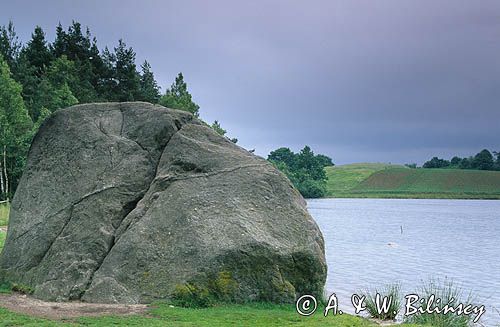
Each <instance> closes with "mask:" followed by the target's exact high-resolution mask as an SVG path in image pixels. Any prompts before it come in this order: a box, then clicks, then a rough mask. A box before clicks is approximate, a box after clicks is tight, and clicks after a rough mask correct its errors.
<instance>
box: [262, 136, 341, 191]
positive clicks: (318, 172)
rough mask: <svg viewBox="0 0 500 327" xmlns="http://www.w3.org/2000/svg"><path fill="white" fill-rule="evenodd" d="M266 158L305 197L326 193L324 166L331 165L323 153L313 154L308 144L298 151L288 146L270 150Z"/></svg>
mask: <svg viewBox="0 0 500 327" xmlns="http://www.w3.org/2000/svg"><path fill="white" fill-rule="evenodd" d="M267 160H269V161H271V162H272V163H274V164H275V166H276V167H277V168H278V169H279V170H281V171H282V172H283V173H284V174H285V175H286V176H287V177H288V178H289V179H290V181H291V182H292V183H293V185H294V186H295V187H296V188H297V189H298V190H299V192H300V193H301V194H302V195H303V196H304V197H306V198H320V197H323V196H325V194H326V180H327V177H326V174H325V171H324V168H325V167H326V166H331V165H333V162H332V159H331V158H329V157H327V156H325V155H314V153H313V151H312V150H311V148H310V147H309V146H307V145H306V146H305V147H304V148H303V149H302V150H301V151H300V152H299V153H297V154H296V153H294V152H293V151H291V150H290V149H289V148H279V149H277V150H274V151H272V152H271V153H270V154H269V156H268V157H267Z"/></svg>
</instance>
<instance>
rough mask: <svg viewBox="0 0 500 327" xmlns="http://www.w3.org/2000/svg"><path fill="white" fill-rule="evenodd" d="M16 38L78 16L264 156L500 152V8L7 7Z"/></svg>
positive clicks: (490, 4)
mask: <svg viewBox="0 0 500 327" xmlns="http://www.w3.org/2000/svg"><path fill="white" fill-rule="evenodd" d="M9 19H11V20H13V22H14V24H15V27H16V30H17V32H18V34H19V36H20V37H21V39H22V40H23V41H26V40H28V39H29V36H30V34H31V32H32V31H33V28H34V26H35V25H40V26H41V27H42V28H43V29H44V30H45V31H46V33H47V36H48V39H49V40H50V41H52V40H53V38H54V34H55V33H54V32H55V27H56V25H57V23H58V22H61V23H62V24H63V25H64V26H65V27H67V25H68V24H70V23H71V21H72V20H77V21H79V22H80V23H82V25H84V26H89V27H90V29H91V31H92V33H93V35H95V36H97V38H98V43H99V47H100V48H104V46H106V45H108V46H110V47H113V46H115V45H116V43H117V40H118V39H119V38H123V39H124V41H125V42H126V43H127V44H128V45H129V46H132V47H133V48H134V49H135V51H136V52H137V59H138V63H140V62H142V61H143V60H144V59H147V60H148V61H149V62H150V63H151V65H152V68H153V71H154V73H155V74H156V78H157V80H158V81H159V83H160V85H161V86H162V89H163V90H165V87H168V86H169V85H170V84H171V83H172V81H173V80H174V78H175V75H176V74H177V73H178V72H180V71H182V72H183V73H184V76H185V79H186V80H187V82H188V86H189V88H190V91H191V93H192V94H193V97H194V100H195V102H197V103H198V104H199V105H200V107H201V117H202V118H203V119H205V120H206V121H210V122H211V121H213V120H214V119H218V120H219V121H221V123H222V125H223V127H224V128H226V129H227V130H228V131H229V133H228V134H229V136H231V137H237V138H238V139H239V140H240V141H239V144H240V145H242V146H243V147H245V148H248V149H254V148H255V149H256V153H258V154H260V155H262V156H266V155H267V154H268V153H269V151H270V150H273V149H276V148H278V147H282V146H286V147H290V148H291V149H292V150H294V151H297V150H299V149H300V148H301V147H303V146H304V145H305V144H307V145H310V146H311V147H312V149H313V150H314V151H315V152H319V153H324V154H327V155H329V156H331V157H332V158H333V160H334V162H335V163H337V164H343V163H351V162H393V163H410V162H416V163H419V164H421V163H423V162H424V161H425V160H426V159H428V158H430V157H432V156H434V155H439V156H442V157H445V158H449V157H451V156H452V155H455V154H457V155H461V156H468V155H471V154H475V153H477V152H478V151H479V150H481V149H483V148H488V149H490V150H500V144H499V143H500V142H499V141H500V1H496V0H492V1H480V0H475V1H465V0H464V1H460V0H446V1H437V0H430V1H423V0H412V1H409V0H408V1H405V0H392V1H380V0H378V1H373V0H366V1H354V0H345V1H334V0H325V1H292V0H283V1H236V0H227V1H215V0H210V1H205V0H200V1H185V0H183V1H147V0H142V1H124V0H116V1H95V0H94V1H88V0H87V1H4V0H2V3H1V7H0V25H4V24H7V22H8V20H9Z"/></svg>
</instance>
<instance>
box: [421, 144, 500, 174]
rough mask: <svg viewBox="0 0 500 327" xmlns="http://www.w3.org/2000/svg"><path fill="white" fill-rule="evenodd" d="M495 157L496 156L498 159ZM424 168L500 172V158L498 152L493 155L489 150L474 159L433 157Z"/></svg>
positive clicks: (482, 151)
mask: <svg viewBox="0 0 500 327" xmlns="http://www.w3.org/2000/svg"><path fill="white" fill-rule="evenodd" d="M493 155H495V156H496V159H495V157H494V156H493ZM422 167H423V168H459V169H479V170H500V157H499V154H498V152H493V154H492V153H491V152H490V151H488V150H487V149H484V150H481V151H480V152H479V153H477V154H476V155H475V156H473V157H469V158H460V157H458V156H454V157H453V158H451V160H450V161H448V160H445V159H439V158H438V157H433V158H432V159H431V160H429V161H427V162H425V163H424V165H423V166H422Z"/></svg>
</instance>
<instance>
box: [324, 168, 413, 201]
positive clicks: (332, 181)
mask: <svg viewBox="0 0 500 327" xmlns="http://www.w3.org/2000/svg"><path fill="white" fill-rule="evenodd" d="M389 168H401V169H408V168H406V167H404V166H400V165H391V164H385V163H355V164H349V165H341V166H333V167H326V168H325V172H326V176H327V177H328V181H327V185H326V186H327V195H328V196H329V197H337V196H341V193H344V192H348V191H350V190H352V189H353V188H355V187H356V186H358V184H359V183H361V182H362V181H363V180H365V179H366V178H368V177H369V176H370V175H372V174H373V173H375V172H377V171H380V170H384V169H389Z"/></svg>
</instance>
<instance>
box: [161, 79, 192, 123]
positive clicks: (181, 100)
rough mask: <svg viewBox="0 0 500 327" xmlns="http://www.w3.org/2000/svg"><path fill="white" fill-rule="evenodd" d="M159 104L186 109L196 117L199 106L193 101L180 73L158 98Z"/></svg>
mask: <svg viewBox="0 0 500 327" xmlns="http://www.w3.org/2000/svg"><path fill="white" fill-rule="evenodd" d="M160 104H161V105H162V106H165V107H167V108H172V109H179V110H184V111H188V112H190V113H192V114H193V115H195V116H196V117H198V115H199V113H198V111H199V109H200V106H198V105H197V104H196V103H194V102H193V100H192V98H191V94H190V93H189V92H188V90H187V84H186V82H184V76H183V75H182V73H179V75H177V77H176V78H175V82H174V83H173V84H172V86H171V87H170V89H167V91H166V93H165V95H163V96H162V97H161V98H160Z"/></svg>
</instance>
